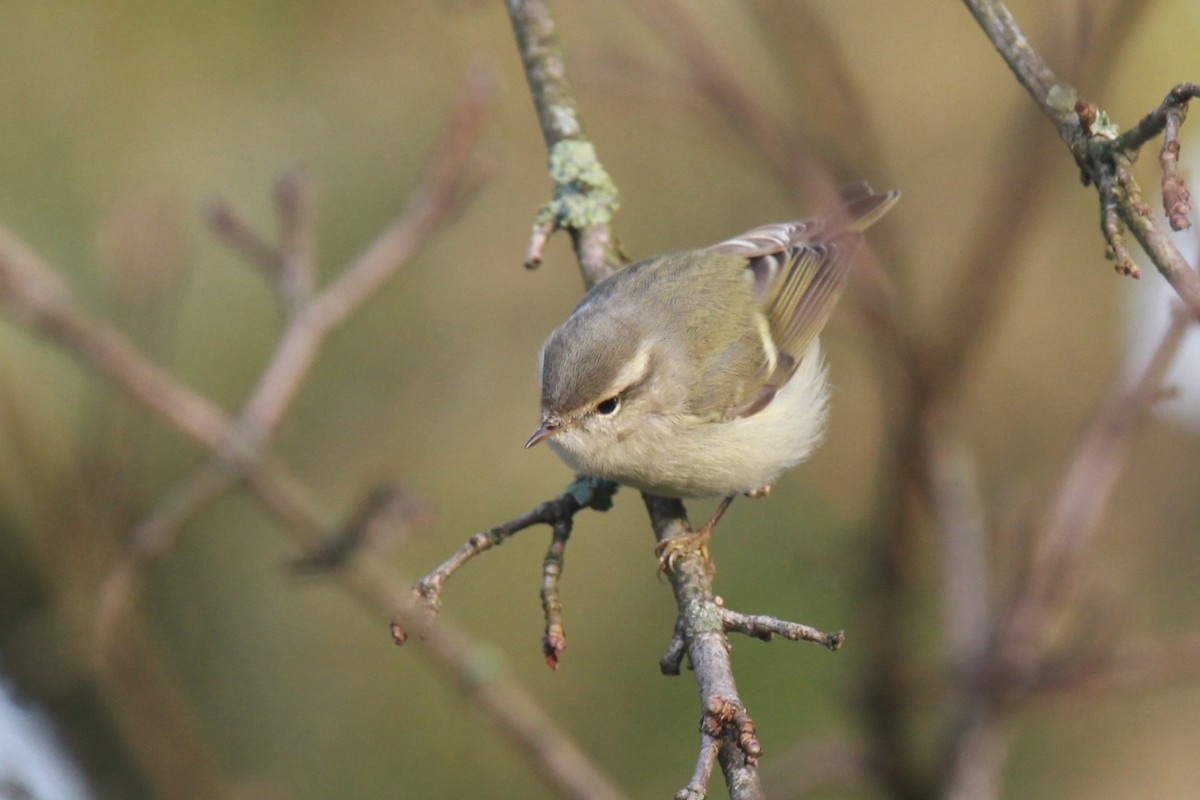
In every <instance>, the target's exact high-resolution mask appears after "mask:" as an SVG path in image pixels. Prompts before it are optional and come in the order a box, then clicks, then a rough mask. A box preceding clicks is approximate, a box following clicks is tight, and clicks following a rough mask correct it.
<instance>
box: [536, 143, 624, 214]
mask: <svg viewBox="0 0 1200 800" xmlns="http://www.w3.org/2000/svg"><path fill="white" fill-rule="evenodd" d="M547 169H548V171H549V173H550V179H551V180H553V181H554V197H553V198H552V199H551V200H550V202H548V203H546V204H545V205H544V206H542V208H541V210H539V211H538V214H537V218H536V220H535V221H534V225H535V227H539V228H541V227H554V228H565V229H567V230H583V229H585V228H589V227H592V226H593V225H607V224H608V223H610V222H611V221H612V218H613V214H615V213H616V211H617V209H618V208H620V206H621V201H620V197H619V194H618V192H617V186H616V184H615V183H613V180H612V178H610V177H609V175H608V172H607V171H606V170H605V169H604V166H603V165H602V164H601V163H600V159H598V158H597V157H596V148H594V147H593V146H592V143H591V142H589V141H586V140H583V139H563V140H562V141H560V142H557V143H556V144H555V145H554V146H553V147H551V148H550V157H549V161H548V164H547Z"/></svg>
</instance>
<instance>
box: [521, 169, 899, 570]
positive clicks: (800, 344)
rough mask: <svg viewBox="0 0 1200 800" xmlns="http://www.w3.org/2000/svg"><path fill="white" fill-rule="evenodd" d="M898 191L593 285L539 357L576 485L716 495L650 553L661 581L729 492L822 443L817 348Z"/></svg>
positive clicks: (546, 410) (549, 412) (754, 491)
mask: <svg viewBox="0 0 1200 800" xmlns="http://www.w3.org/2000/svg"><path fill="white" fill-rule="evenodd" d="M899 196H900V193H899V192H898V191H889V192H882V193H876V192H874V191H873V190H872V189H871V187H870V186H868V185H867V184H866V183H858V184H854V185H853V186H851V187H849V188H847V189H846V190H845V191H844V192H843V195H842V200H843V203H842V206H841V207H840V208H839V209H838V210H837V211H835V212H833V213H831V214H828V215H825V216H821V217H816V218H813V219H806V220H798V221H795V222H784V223H779V224H775V225H764V226H762V227H759V228H755V229H754V230H751V231H748V232H746V233H743V234H742V235H741V236H737V237H734V238H733V239H729V240H727V241H724V242H721V243H719V244H715V245H712V246H710V247H705V248H700V249H697V250H685V251H682V252H678V253H670V254H667V255H661V256H656V257H654V258H650V259H647V260H645V261H641V262H638V263H636V264H633V265H631V266H629V267H626V268H625V269H623V270H621V271H620V272H617V273H615V274H614V275H612V276H610V277H609V278H607V279H605V280H603V281H601V282H600V283H597V284H596V285H595V286H594V287H592V289H591V290H590V291H588V292H587V294H585V295H584V297H583V299H582V300H581V301H580V303H579V305H578V306H576V307H575V310H574V311H572V312H571V315H570V316H569V317H568V318H567V320H566V322H564V323H563V324H562V325H560V326H559V327H558V328H557V329H556V330H555V331H554V332H553V333H551V334H550V336H549V338H548V339H547V340H546V343H545V345H543V347H542V353H541V385H542V401H541V406H542V416H541V425H540V426H539V427H538V429H537V430H536V431H534V433H533V435H532V436H531V437H530V438H529V441H528V442H526V444H525V447H527V448H529V447H533V446H534V445H536V444H538V443H539V442H542V441H546V442H548V443H549V445H550V447H551V449H552V450H554V452H555V453H557V454H558V456H559V457H560V458H561V459H562V460H563V461H564V462H566V464H567V465H568V466H570V467H571V468H572V469H573V470H575V471H576V472H577V473H579V474H583V475H592V476H597V477H601V478H606V479H608V480H612V481H615V482H617V483H620V484H624V485H626V486H632V487H634V488H636V489H640V490H642V491H645V492H649V493H651V494H656V495H662V496H665V497H680V498H694V497H721V498H723V499H722V501H721V504H720V505H719V506H718V508H717V510H716V512H715V513H714V514H713V516H712V518H711V519H710V520H709V521H708V523H707V524H706V525H704V526H703V527H701V528H700V529H698V530H696V531H695V532H694V533H692V534H687V535H684V536H679V537H671V538H670V539H668V540H665V541H663V542H661V543H660V544H659V556H660V559H659V567H660V569H664V568H668V567H673V566H674V560H675V558H677V557H678V556H679V555H680V554H682V553H683V552H687V551H688V550H693V549H700V550H701V552H702V553H703V554H704V556H705V558H706V560H707V557H708V551H707V543H708V539H709V537H710V536H711V534H712V530H713V528H714V527H715V526H716V524H717V522H718V521H719V520H720V518H721V516H722V515H723V514H724V513H725V510H726V509H727V508H728V507H729V504H730V503H731V502H732V501H733V498H734V497H736V496H737V495H739V494H748V495H751V496H762V495H765V494H767V493H769V491H770V488H771V484H772V482H773V481H774V480H775V479H776V478H777V477H778V476H779V474H780V473H781V472H783V470H785V469H787V468H788V467H792V466H795V465H796V464H798V463H799V462H800V461H802V460H804V458H805V457H807V456H808V454H809V453H810V452H811V451H812V449H813V448H814V447H815V446H816V444H817V442H818V441H819V440H820V438H821V435H822V433H823V432H824V428H825V422H826V416H827V405H828V396H829V389H828V384H827V378H826V369H825V365H824V363H823V361H822V358H821V352H820V346H819V344H818V341H817V335H818V334H819V333H820V332H821V329H822V328H824V326H825V323H826V322H827V321H828V319H829V316H830V314H831V313H832V311H833V308H834V306H835V305H836V304H837V301H838V298H839V297H840V296H841V293H842V288H843V286H844V285H845V282H846V275H847V273H848V271H849V269H850V265H851V262H852V261H853V259H854V255H855V253H856V252H857V251H858V249H859V246H860V245H861V244H862V239H863V237H862V231H863V230H865V229H866V228H867V227H868V226H870V225H871V224H872V223H874V222H875V221H876V220H878V219H879V218H880V217H881V216H883V214H885V213H886V212H887V211H888V210H889V209H890V208H891V207H892V205H893V204H894V203H895V202H896V200H897V198H899Z"/></svg>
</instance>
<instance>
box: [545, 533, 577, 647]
mask: <svg viewBox="0 0 1200 800" xmlns="http://www.w3.org/2000/svg"><path fill="white" fill-rule="evenodd" d="M553 527H554V535H553V536H552V537H551V538H550V547H549V548H548V549H547V550H546V558H545V560H544V561H543V562H542V611H543V612H544V613H545V615H546V634H545V636H543V637H542V654H543V655H545V656H546V664H548V665H549V667H550V669H558V660H559V658H560V657H561V656H562V653H563V651H564V650H566V649H567V631H566V628H565V627H564V626H563V613H562V599H561V598H560V597H559V594H558V579H559V578H560V577H561V576H562V570H563V553H564V552H565V550H566V548H567V539H568V538H570V536H571V522H570V520H566V521H562V520H560V521H558V522H555V523H554V526H553Z"/></svg>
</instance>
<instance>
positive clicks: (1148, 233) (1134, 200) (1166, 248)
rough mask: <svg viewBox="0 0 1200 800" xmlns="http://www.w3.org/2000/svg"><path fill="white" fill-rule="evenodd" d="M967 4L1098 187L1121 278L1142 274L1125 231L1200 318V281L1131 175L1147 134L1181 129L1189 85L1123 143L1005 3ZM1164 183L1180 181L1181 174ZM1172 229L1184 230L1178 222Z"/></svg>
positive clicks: (1173, 191)
mask: <svg viewBox="0 0 1200 800" xmlns="http://www.w3.org/2000/svg"><path fill="white" fill-rule="evenodd" d="M963 2H964V3H965V4H966V6H967V8H968V9H969V10H970V12H971V14H972V15H973V16H974V17H975V19H976V21H977V22H978V23H979V25H980V27H982V28H983V30H984V32H985V33H986V34H987V36H988V38H989V39H990V40H991V41H992V44H993V45H994V46H995V47H996V50H997V51H999V53H1000V55H1001V56H1003V58H1004V61H1005V63H1007V64H1008V66H1009V68H1010V69H1011V70H1012V71H1013V74H1014V75H1016V76H1017V80H1018V81H1019V82H1020V83H1021V85H1022V86H1023V87H1025V90H1026V91H1027V92H1028V93H1029V95H1030V96H1031V97H1032V98H1033V100H1034V102H1035V103H1037V106H1038V108H1039V109H1040V110H1041V111H1042V113H1043V115H1045V116H1046V117H1048V118H1049V119H1050V121H1051V122H1052V123H1054V126H1055V128H1056V129H1057V131H1058V134H1059V136H1060V137H1061V138H1062V140H1063V141H1064V142H1065V143H1066V145H1067V147H1068V148H1069V149H1070V151H1071V155H1072V156H1073V157H1074V159H1075V162H1076V163H1077V164H1078V165H1079V167H1080V169H1081V170H1082V172H1083V179H1084V182H1085V183H1091V184H1092V185H1094V186H1095V187H1096V188H1097V190H1098V192H1099V195H1100V206H1101V209H1102V213H1103V220H1104V222H1103V230H1104V233H1105V238H1106V239H1107V242H1108V246H1109V249H1110V251H1111V252H1112V253H1113V255H1114V257H1115V259H1116V262H1117V269H1118V271H1121V272H1124V273H1126V274H1130V275H1133V276H1135V277H1136V275H1137V270H1136V265H1135V264H1133V261H1132V260H1131V259H1130V258H1129V257H1128V254H1127V253H1126V252H1125V246H1124V237H1123V233H1122V230H1121V227H1122V226H1127V227H1128V228H1129V229H1130V230H1131V231H1132V233H1133V235H1134V238H1136V239H1137V240H1138V243H1139V244H1140V245H1141V246H1142V249H1144V250H1145V251H1146V254H1147V255H1148V256H1149V257H1150V260H1151V261H1152V262H1153V263H1154V265H1155V267H1157V268H1158V270H1159V271H1160V272H1161V273H1162V274H1163V277H1165V278H1166V279H1167V281H1168V282H1169V283H1170V284H1171V286H1172V288H1174V289H1175V291H1176V292H1177V293H1178V294H1179V296H1180V297H1181V298H1183V301H1184V302H1185V303H1186V304H1187V305H1188V306H1189V307H1191V308H1192V309H1193V310H1194V311H1195V312H1196V313H1197V314H1200V275H1198V274H1197V273H1196V271H1195V270H1194V269H1192V268H1191V267H1190V266H1189V265H1188V264H1187V261H1186V260H1185V259H1184V258H1183V256H1182V255H1181V254H1180V253H1179V250H1178V248H1176V247H1175V245H1174V243H1173V242H1172V241H1171V240H1170V238H1169V237H1167V236H1166V235H1165V234H1164V233H1163V232H1162V231H1161V230H1159V228H1158V227H1157V226H1156V225H1155V224H1154V223H1153V222H1151V221H1150V219H1149V218H1148V212H1149V210H1148V209H1147V208H1146V207H1145V204H1144V203H1142V202H1140V190H1139V189H1138V187H1137V184H1136V183H1135V182H1134V181H1133V178H1132V177H1131V176H1130V175H1129V173H1128V170H1127V169H1126V165H1127V163H1128V162H1129V161H1131V160H1132V159H1133V158H1135V157H1136V155H1137V151H1138V149H1139V148H1140V147H1141V146H1142V145H1143V144H1144V143H1145V142H1146V141H1147V140H1148V134H1149V135H1156V134H1157V132H1158V131H1159V130H1162V129H1163V128H1165V127H1166V125H1167V122H1168V120H1173V122H1172V125H1173V127H1174V128H1177V127H1178V123H1179V122H1180V121H1181V119H1182V112H1181V111H1180V110H1179V109H1181V108H1182V105H1183V104H1184V103H1186V101H1187V100H1188V99H1190V97H1191V94H1190V93H1189V91H1188V90H1187V89H1186V87H1188V86H1190V84H1181V85H1180V87H1176V90H1174V91H1172V93H1171V94H1170V95H1168V96H1167V99H1166V100H1165V101H1164V102H1163V104H1162V106H1160V108H1159V109H1158V110H1156V111H1155V112H1152V113H1151V114H1150V115H1148V116H1147V117H1146V118H1145V119H1144V120H1143V123H1142V124H1141V125H1139V126H1137V127H1136V128H1135V129H1134V130H1133V132H1131V133H1130V134H1126V135H1124V136H1118V135H1117V134H1116V131H1115V127H1114V126H1112V125H1111V123H1109V122H1108V120H1107V117H1106V115H1104V114H1103V112H1101V111H1100V110H1099V109H1097V108H1096V107H1095V106H1094V105H1092V104H1090V103H1087V102H1085V101H1083V100H1082V99H1080V98H1079V97H1078V96H1077V95H1076V92H1075V89H1074V88H1073V87H1071V86H1070V85H1068V84H1066V83H1063V82H1061V81H1059V80H1058V78H1057V76H1055V74H1054V71H1053V70H1051V69H1050V67H1049V65H1048V64H1047V63H1046V62H1045V60H1044V59H1043V58H1042V57H1041V55H1040V54H1039V53H1038V52H1037V50H1035V49H1034V48H1033V46H1032V45H1031V44H1030V43H1029V40H1028V39H1026V38H1025V35H1024V34H1023V33H1022V32H1021V29H1020V27H1019V26H1018V25H1017V22H1016V20H1015V19H1013V16H1012V13H1011V12H1009V10H1008V8H1007V7H1006V6H1005V5H1004V3H1003V2H1002V1H1001V0H963ZM1173 109H1174V110H1173ZM1160 121H1161V126H1160V124H1159V123H1160ZM1151 132H1153V133H1151ZM1168 161H1169V159H1168ZM1165 177H1166V178H1167V179H1168V180H1174V181H1181V179H1180V178H1179V175H1178V173H1177V172H1173V173H1169V174H1168V175H1166V176H1165ZM1181 190H1182V191H1186V190H1185V189H1183V188H1182V185H1181V184H1179V185H1170V186H1168V189H1167V191H1168V195H1169V197H1171V198H1174V199H1175V200H1176V205H1178V202H1177V201H1178V199H1179V198H1181V197H1182V194H1181ZM1168 213H1170V214H1172V215H1173V216H1175V215H1176V213H1177V209H1175V208H1172V209H1169V210H1168ZM1174 224H1179V221H1178V219H1176V221H1175V223H1174Z"/></svg>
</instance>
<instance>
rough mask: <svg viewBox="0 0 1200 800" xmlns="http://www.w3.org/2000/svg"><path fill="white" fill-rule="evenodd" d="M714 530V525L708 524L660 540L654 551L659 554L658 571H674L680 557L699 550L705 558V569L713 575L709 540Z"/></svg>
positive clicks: (660, 572)
mask: <svg viewBox="0 0 1200 800" xmlns="http://www.w3.org/2000/svg"><path fill="white" fill-rule="evenodd" d="M712 532H713V526H712V525H711V524H708V525H705V526H704V527H702V528H699V529H697V530H694V531H688V532H687V533H680V534H677V535H675V536H668V537H667V538H665V539H663V540H662V541H660V542H659V543H658V544H657V545H655V547H654V553H655V555H657V556H658V573H659V574H660V575H661V574H662V573H663V571H664V570H671V571H672V572H674V571H675V565H676V563H678V561H679V559H680V558H682V557H684V556H686V555H688V554H690V553H696V552H698V553H700V556H701V557H702V558H703V559H704V567H705V569H707V570H708V573H709V574H710V575H711V574H712V573H713V572H714V570H713V563H712V558H711V557H710V556H709V553H708V540H709V539H711V538H712Z"/></svg>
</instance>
